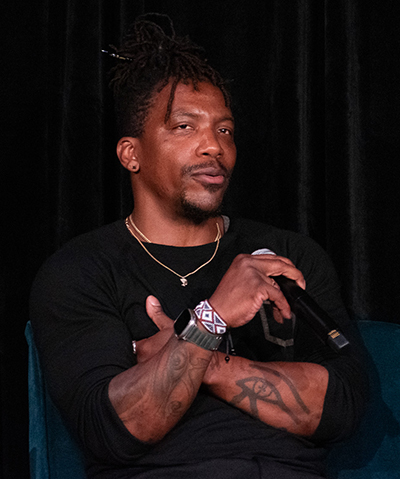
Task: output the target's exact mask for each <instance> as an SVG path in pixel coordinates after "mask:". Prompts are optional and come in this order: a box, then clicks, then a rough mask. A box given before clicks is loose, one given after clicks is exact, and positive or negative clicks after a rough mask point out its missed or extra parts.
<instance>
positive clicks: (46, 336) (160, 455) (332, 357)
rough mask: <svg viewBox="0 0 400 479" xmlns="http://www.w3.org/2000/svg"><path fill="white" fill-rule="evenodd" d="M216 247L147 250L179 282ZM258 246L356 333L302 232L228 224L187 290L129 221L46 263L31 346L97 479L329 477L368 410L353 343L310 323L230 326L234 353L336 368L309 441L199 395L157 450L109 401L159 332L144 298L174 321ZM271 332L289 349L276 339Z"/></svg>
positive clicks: (319, 255)
mask: <svg viewBox="0 0 400 479" xmlns="http://www.w3.org/2000/svg"><path fill="white" fill-rule="evenodd" d="M215 246H216V244H215V243H211V244H207V245H202V246H196V247H185V248H181V247H173V246H165V245H158V244H146V247H147V248H148V250H149V251H150V252H151V253H152V254H153V255H154V256H155V257H156V258H157V259H158V260H160V261H161V262H163V263H164V264H166V265H168V266H169V267H170V268H172V269H173V270H175V271H177V272H178V273H180V274H182V275H185V274H187V273H188V272H190V271H193V270H195V269H196V268H197V267H198V266H199V265H201V264H203V263H204V262H205V261H206V260H207V259H208V258H210V257H211V256H212V254H213V252H214V250H215ZM260 248H268V249H270V250H272V251H273V252H275V253H276V254H278V255H282V256H285V257H288V258H290V259H291V260H292V261H293V263H294V264H295V265H296V266H297V267H298V268H299V269H300V270H301V271H302V273H303V274H304V276H305V279H306V281H307V291H308V293H309V294H310V295H311V296H312V297H313V298H314V299H315V300H316V301H317V302H318V303H319V305H320V306H321V307H322V308H323V309H325V310H326V311H327V312H328V314H330V315H331V316H332V318H333V319H334V320H335V321H336V322H337V323H338V324H339V326H340V327H341V329H342V330H343V331H344V332H345V333H346V335H347V336H350V337H351V338H352V333H351V332H350V330H349V328H350V323H349V321H348V318H347V314H346V312H345V309H344V307H343V305H342V303H341V300H340V294H339V285H338V282H337V279H336V275H335V273H334V271H333V268H332V266H331V263H330V261H329V259H328V258H327V256H326V254H325V253H324V252H323V251H322V249H321V248H320V247H319V246H318V245H316V244H315V243H314V242H313V241H312V240H310V239H309V238H307V237H306V236H303V235H299V234H296V233H293V232H288V231H283V230H279V229H276V228H274V227H271V226H267V225H262V224H259V223H255V222H252V221H248V220H239V219H237V220H233V221H232V222H231V225H230V228H229V230H228V232H227V233H226V234H225V235H224V236H223V238H222V239H221V242H220V246H219V249H218V251H217V254H216V256H215V258H214V259H213V261H212V262H210V263H209V264H208V265H207V266H205V267H204V268H202V269H200V270H199V271H198V272H197V273H195V274H194V275H192V276H189V277H188V285H187V286H186V287H182V285H181V283H180V281H179V278H178V277H177V276H175V275H174V274H172V273H171V272H170V271H168V270H167V269H165V268H163V267H162V266H160V265H159V264H158V263H156V262H155V261H154V260H153V259H152V258H151V257H150V256H149V255H148V254H147V252H146V251H145V250H144V249H143V248H142V247H141V246H140V245H139V243H138V242H137V240H136V239H135V238H133V237H132V236H131V234H130V233H129V232H128V230H127V229H126V227H125V225H124V223H123V221H118V222H116V223H113V224H111V225H108V226H105V227H103V228H100V229H98V230H96V231H94V232H91V233H88V234H86V235H82V236H80V237H78V238H76V239H74V240H72V241H71V242H69V243H68V244H67V245H65V246H64V247H63V248H62V249H61V250H60V251H58V252H57V253H56V254H55V255H53V256H52V257H51V258H50V259H49V260H48V261H47V262H46V263H45V265H44V266H43V267H42V269H41V270H40V272H39V274H38V276H37V278H36V280H35V283H34V286H33V289H32V297H31V321H32V325H33V331H34V336H35V341H36V344H37V347H38V350H39V355H40V360H41V363H42V368H43V370H44V374H45V378H46V381H47V384H48V387H49V390H50V393H51V395H52V397H53V399H54V401H55V403H56V404H57V406H58V407H59V409H60V411H61V413H62V414H63V416H64V418H65V419H66V422H67V424H68V425H69V427H70V428H71V430H72V431H73V433H74V434H75V435H76V437H77V438H78V440H79V441H80V442H81V444H82V447H83V449H84V451H85V455H86V458H87V463H88V474H89V476H90V477H96V478H103V477H104V478H105V477H113V478H129V477H139V478H142V479H145V478H150V477H151V478H156V477H159V478H167V477H174V478H176V477H190V478H192V477H196V478H199V479H200V478H202V479H203V478H208V477H218V478H221V479H224V478H226V479H228V478H230V479H233V478H236V477H237V478H239V477H240V478H243V477H245V476H247V475H249V477H252V478H253V477H254V478H257V477H259V478H264V477H279V478H280V477H282V478H286V477H288V478H289V477H290V478H291V477H294V476H293V471H296V473H297V474H298V475H297V476H295V477H304V478H306V477H313V476H312V474H317V475H318V474H320V475H322V474H323V467H324V466H323V458H324V455H325V449H324V444H326V443H328V442H330V441H336V440H340V439H341V438H343V437H345V436H346V435H348V434H349V433H351V432H352V430H353V429H354V427H355V425H356V424H357V422H358V419H359V417H360V414H361V412H362V410H363V404H364V392H365V380H364V373H363V370H362V367H361V365H360V362H359V360H358V353H357V351H356V350H355V349H354V348H350V349H349V350H348V352H347V353H346V354H343V355H337V354H335V353H334V352H332V351H331V350H330V349H329V348H327V347H326V346H325V345H323V344H322V342H320V341H319V340H318V339H317V338H316V337H315V335H314V333H313V332H312V330H310V328H309V327H308V326H307V324H304V323H303V322H302V321H299V320H297V321H296V322H295V325H293V324H291V325H289V326H290V327H289V328H284V330H279V328H278V327H276V324H275V325H274V323H273V321H272V322H271V323H270V328H271V329H270V330H269V331H268V334H266V330H265V325H264V326H263V322H262V320H261V319H260V315H256V317H255V318H254V319H253V320H252V321H251V322H250V323H248V324H247V325H246V326H243V327H241V328H238V329H235V330H232V337H233V342H234V347H235V349H236V352H237V354H238V355H241V356H244V357H248V358H251V359H254V360H258V361H272V360H273V361H276V360H284V361H287V360H290V361H308V362H315V363H319V364H322V365H323V366H325V367H326V368H327V369H328V371H329V385H328V391H327V395H326V399H325V405H324V411H323V415H322V419H321V423H320V425H319V427H318V429H317V431H316V433H315V434H314V436H313V437H312V438H311V439H304V438H301V437H298V436H296V435H293V434H290V433H287V432H285V431H281V430H277V429H275V428H273V427H270V426H268V425H266V424H264V423H262V422H261V421H259V420H257V419H254V418H252V417H251V416H249V415H247V414H245V413H243V412H242V411H240V410H239V409H236V408H235V407H233V406H231V405H229V404H227V403H225V402H224V401H221V400H219V399H217V398H215V397H212V396H210V395H209V394H207V392H206V391H205V390H203V389H200V391H199V393H198V395H197V397H196V399H195V400H194V402H193V404H192V406H191V407H190V408H189V410H188V411H187V413H186V414H185V416H184V417H183V418H182V419H181V421H180V422H179V423H178V424H177V425H176V426H175V428H173V429H172V431H170V432H169V433H168V434H167V435H166V436H165V438H164V439H163V440H162V441H161V442H159V443H158V444H156V445H152V446H150V445H148V444H145V443H143V442H141V441H139V440H138V439H136V438H135V437H133V436H132V435H131V434H130V433H129V432H128V431H127V429H126V428H125V426H124V425H123V424H122V422H121V421H120V419H119V417H118V416H117V414H116V413H115V411H114V409H113V407H112V405H111V403H110V401H109V398H108V384H109V382H110V380H111V379H112V378H113V377H114V376H115V375H117V374H119V373H121V372H122V371H124V370H126V369H128V368H130V367H132V366H134V365H135V356H134V355H133V352H132V340H133V339H135V340H140V339H143V338H146V337H149V336H151V335H153V334H155V333H156V332H157V331H158V328H157V327H156V326H155V325H154V323H153V322H152V321H151V319H150V318H149V317H148V316H147V314H146V311H145V299H146V297H147V296H148V295H150V294H152V295H154V296H156V297H157V298H158V299H159V300H160V302H161V304H162V306H163V309H164V311H165V312H166V314H167V315H168V316H169V317H171V318H173V319H174V318H176V317H177V316H178V314H179V313H180V312H181V311H182V310H183V309H185V308H188V307H189V308H194V307H195V306H196V305H197V304H198V303H199V302H200V301H201V300H203V299H206V298H209V297H210V296H211V294H212V293H213V291H214V290H215V288H216V287H217V285H218V283H219V281H220V280H221V278H222V276H223V275H224V273H225V272H226V270H227V269H228V268H229V266H230V264H231V263H232V261H233V259H234V258H235V257H236V256H237V255H238V254H239V253H248V254H250V253H252V252H254V251H255V250H257V249H260ZM293 326H295V327H293ZM274 328H275V329H274ZM281 329H282V328H281ZM288 331H289V332H288ZM268 335H272V336H277V337H280V338H281V339H282V340H283V342H282V341H278V342H276V341H275V342H273V341H269V340H268ZM291 339H292V340H293V339H294V341H292V342H293V345H292V343H291V341H290V340H291ZM353 341H354V340H353ZM277 343H278V344H277ZM290 471H292V472H290ZM274 474H275V475H274ZM290 474H292V475H290ZM301 474H303V475H301ZM310 474H311V476H310Z"/></svg>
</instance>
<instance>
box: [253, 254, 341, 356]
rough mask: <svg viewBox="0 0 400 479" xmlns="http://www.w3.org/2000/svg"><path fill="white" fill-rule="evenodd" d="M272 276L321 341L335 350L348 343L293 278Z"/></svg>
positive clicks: (297, 313)
mask: <svg viewBox="0 0 400 479" xmlns="http://www.w3.org/2000/svg"><path fill="white" fill-rule="evenodd" d="M252 254H253V255H259V254H275V253H274V252H272V251H271V250H268V249H266V248H264V249H261V250H257V251H254V253H252ZM273 278H274V280H275V281H276V282H277V283H278V285H279V287H280V288H281V291H282V293H283V294H284V295H285V298H286V299H287V302H288V303H289V306H290V307H291V309H292V311H293V312H294V313H295V315H296V316H297V317H299V318H302V319H303V320H304V321H306V322H307V323H308V324H309V325H310V326H311V328H312V329H313V330H314V332H315V333H316V335H317V336H318V337H319V338H320V339H321V340H322V342H324V343H326V344H327V345H328V346H330V347H331V348H332V349H333V350H334V351H336V352H339V351H340V350H341V349H343V348H344V347H345V346H347V345H349V341H348V340H347V339H346V337H345V336H344V335H343V333H342V332H341V331H340V330H339V328H338V327H337V325H336V324H335V322H334V320H333V319H332V318H331V317H330V316H329V315H328V313H326V312H325V311H324V310H323V309H322V308H321V307H320V306H318V304H317V303H316V302H315V301H314V300H313V299H312V298H311V296H309V295H308V294H307V293H306V291H305V290H304V289H302V288H300V286H298V285H297V283H296V282H295V281H294V280H293V279H289V278H286V277H285V276H274V277H273Z"/></svg>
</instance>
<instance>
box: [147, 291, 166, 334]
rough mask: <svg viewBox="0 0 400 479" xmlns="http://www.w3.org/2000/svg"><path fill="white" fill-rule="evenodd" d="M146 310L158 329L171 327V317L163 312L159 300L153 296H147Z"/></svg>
mask: <svg viewBox="0 0 400 479" xmlns="http://www.w3.org/2000/svg"><path fill="white" fill-rule="evenodd" d="M146 312H147V314H148V315H149V317H150V318H151V319H152V320H153V321H154V323H155V324H156V326H158V329H160V330H161V329H166V328H172V325H173V322H172V319H171V318H169V317H168V316H167V315H166V314H165V313H164V311H163V309H162V306H161V303H160V301H158V299H157V298H156V297H155V296H148V297H147V299H146Z"/></svg>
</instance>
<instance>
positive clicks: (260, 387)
mask: <svg viewBox="0 0 400 479" xmlns="http://www.w3.org/2000/svg"><path fill="white" fill-rule="evenodd" d="M251 367H252V368H254V369H257V370H261V371H260V372H262V371H263V372H264V374H263V376H261V377H260V376H250V377H248V378H244V379H240V380H238V381H237V382H236V384H237V385H238V386H239V387H240V388H241V390H242V392H241V393H239V394H237V395H236V396H235V397H234V398H233V399H232V401H231V404H232V405H234V406H236V405H238V404H239V403H241V402H242V401H243V400H244V399H246V398H248V399H249V402H250V413H251V414H252V415H253V416H255V417H257V418H258V417H259V414H258V406H257V401H263V402H265V403H270V404H275V405H276V406H278V407H279V408H280V409H281V410H282V411H284V412H285V413H286V414H287V415H288V416H289V417H290V418H291V419H292V421H293V422H294V423H296V424H299V422H300V419H299V418H298V417H297V415H296V414H295V413H294V412H293V411H292V410H291V409H290V408H289V407H288V406H287V405H286V404H285V402H284V400H283V398H282V395H281V394H280V392H279V390H278V388H277V387H276V386H275V384H274V383H273V382H271V381H269V380H268V379H267V377H268V375H272V376H273V378H276V379H278V380H279V382H280V381H283V382H284V383H285V384H286V385H287V386H288V387H289V389H290V391H291V393H292V394H293V397H294V399H295V400H296V403H297V404H298V405H299V406H300V407H301V409H302V410H303V411H304V412H305V413H306V414H309V413H310V410H309V409H308V407H307V406H306V405H305V404H304V402H303V400H302V399H301V397H300V395H299V393H298V391H297V390H296V388H295V386H294V384H293V383H292V381H291V380H290V379H289V378H288V377H287V376H285V375H283V374H282V373H280V372H279V371H276V370H274V369H272V368H270V367H268V366H266V365H260V364H258V365H255V364H252V365H251ZM273 378H272V379H273ZM275 382H276V381H275Z"/></svg>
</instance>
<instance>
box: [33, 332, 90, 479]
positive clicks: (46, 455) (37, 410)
mask: <svg viewBox="0 0 400 479" xmlns="http://www.w3.org/2000/svg"><path fill="white" fill-rule="evenodd" d="M25 336H26V340H27V342H28V347H29V358H28V361H29V363H28V385H29V392H28V394H29V462H30V476H31V479H86V474H85V468H84V460H83V456H82V453H81V451H80V449H79V447H78V445H77V443H76V442H75V440H74V439H73V438H72V437H71V435H70V433H69V432H68V430H67V429H66V427H65V425H64V423H63V421H62V419H61V416H60V413H59V411H58V410H57V408H56V406H55V405H54V403H53V401H52V400H51V398H50V396H49V394H48V392H47V388H46V384H45V382H44V379H43V375H42V371H41V368H40V363H39V358H38V353H37V350H36V346H35V343H34V341H33V334H32V328H31V324H30V322H28V324H27V325H26V329H25Z"/></svg>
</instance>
